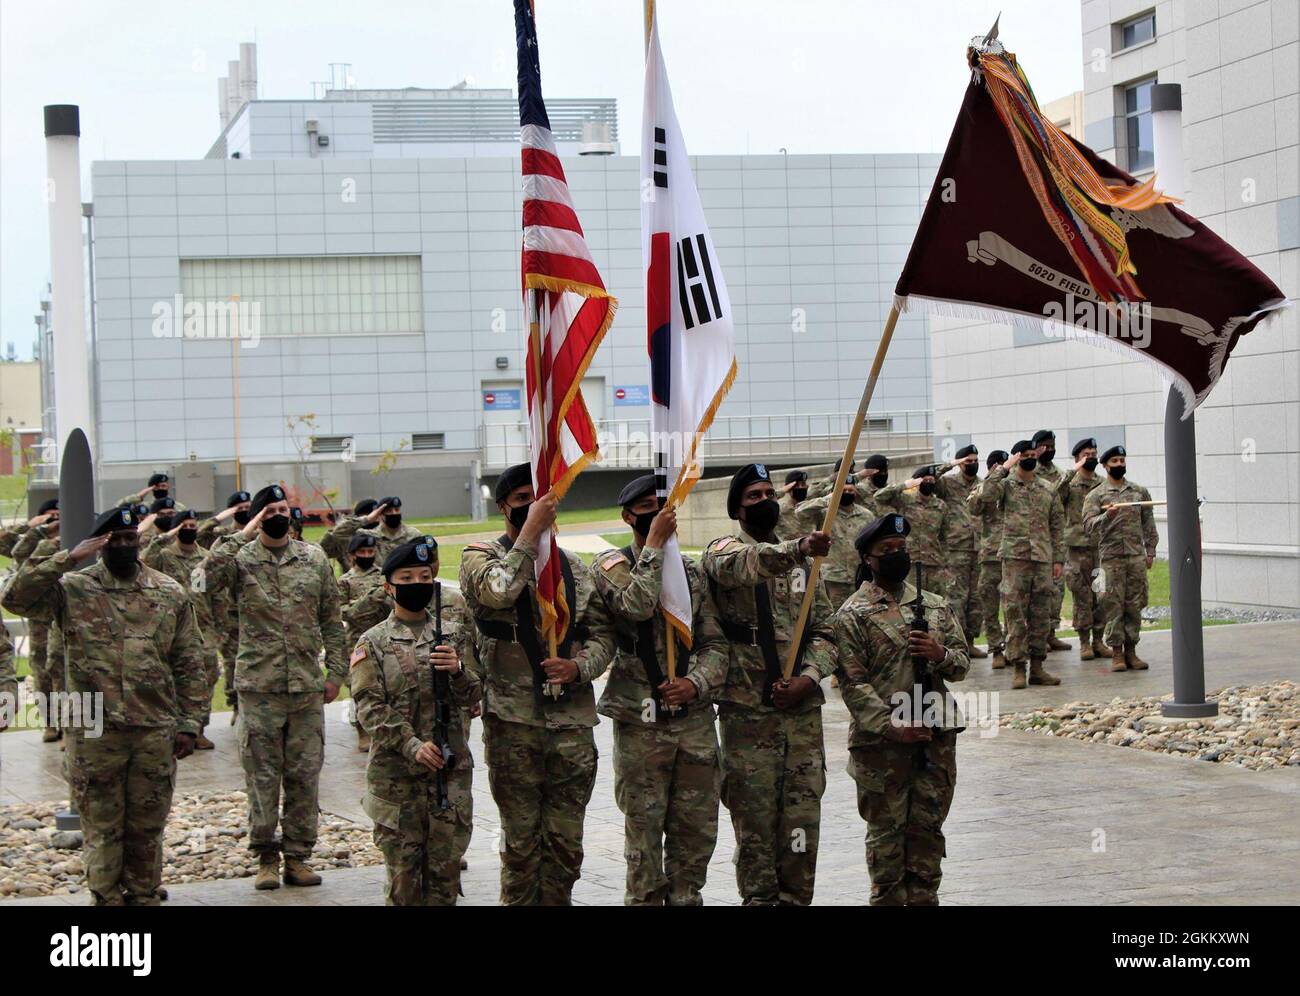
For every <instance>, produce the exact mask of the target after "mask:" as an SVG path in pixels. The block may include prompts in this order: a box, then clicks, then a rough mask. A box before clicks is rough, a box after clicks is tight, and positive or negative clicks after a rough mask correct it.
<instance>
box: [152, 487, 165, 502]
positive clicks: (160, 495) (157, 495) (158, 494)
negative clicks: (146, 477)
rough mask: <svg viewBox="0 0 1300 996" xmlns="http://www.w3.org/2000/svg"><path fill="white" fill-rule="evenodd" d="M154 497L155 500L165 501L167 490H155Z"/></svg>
mask: <svg viewBox="0 0 1300 996" xmlns="http://www.w3.org/2000/svg"><path fill="white" fill-rule="evenodd" d="M153 496H154V498H155V499H158V500H161V499H163V498H166V497H167V490H166V489H165V488H154V489H153Z"/></svg>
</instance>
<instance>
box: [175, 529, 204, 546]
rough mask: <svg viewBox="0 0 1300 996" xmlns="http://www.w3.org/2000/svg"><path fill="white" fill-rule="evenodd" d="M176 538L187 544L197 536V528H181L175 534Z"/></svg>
mask: <svg viewBox="0 0 1300 996" xmlns="http://www.w3.org/2000/svg"><path fill="white" fill-rule="evenodd" d="M176 538H177V539H178V540H180V541H181V542H182V543H184V544H185V545H186V546H189V545H190V544H191V543H193V542H195V541H196V540H197V539H198V538H199V531H198V530H197V529H182V530H181V531H180V532H178V533H177V534H176Z"/></svg>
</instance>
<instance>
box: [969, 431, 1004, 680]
mask: <svg viewBox="0 0 1300 996" xmlns="http://www.w3.org/2000/svg"><path fill="white" fill-rule="evenodd" d="M1007 456H1008V454H1007V451H1006V450H994V451H993V452H992V453H990V454H989V455H988V458H987V459H986V460H985V462H984V463H985V469H986V470H989V471H992V470H993V468H994V467H996V466H998V465H999V464H1000V463H1002V462H1003V461H1005V460H1006V459H1007ZM966 505H967V507H968V508H969V509H970V514H971V520H972V521H973V522H974V523H975V524H976V532H977V533H978V535H979V552H978V556H979V561H980V580H979V600H980V622H981V623H982V624H983V627H984V635H985V637H986V638H987V639H988V644H989V653H991V654H992V655H993V663H992V668H993V670H994V671H1001V670H1002V669H1003V668H1005V667H1006V666H1007V657H1006V653H1005V650H1006V638H1005V637H1004V635H1003V632H1002V623H1001V622H1000V621H999V619H998V614H999V612H1000V610H1001V608H1002V556H1001V554H1000V552H999V551H1000V550H1001V548H1002V506H1000V505H999V504H998V503H997V502H995V501H991V500H990V501H985V500H984V497H983V495H982V494H981V491H980V489H979V488H976V489H975V490H973V491H972V492H971V493H970V496H969V497H968V498H967V499H966Z"/></svg>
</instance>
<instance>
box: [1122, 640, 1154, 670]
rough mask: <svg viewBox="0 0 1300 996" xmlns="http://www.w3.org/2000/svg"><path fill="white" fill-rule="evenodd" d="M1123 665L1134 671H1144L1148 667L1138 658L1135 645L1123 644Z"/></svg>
mask: <svg viewBox="0 0 1300 996" xmlns="http://www.w3.org/2000/svg"><path fill="white" fill-rule="evenodd" d="M1124 663H1125V664H1127V665H1128V666H1129V667H1130V668H1131V669H1132V670H1134V671H1145V670H1146V669H1147V668H1148V667H1149V666H1150V665H1148V664H1147V662H1146V661H1144V660H1143V659H1142V658H1141V657H1139V656H1138V651H1137V644H1136V643H1127V642H1126V643H1125V644H1124Z"/></svg>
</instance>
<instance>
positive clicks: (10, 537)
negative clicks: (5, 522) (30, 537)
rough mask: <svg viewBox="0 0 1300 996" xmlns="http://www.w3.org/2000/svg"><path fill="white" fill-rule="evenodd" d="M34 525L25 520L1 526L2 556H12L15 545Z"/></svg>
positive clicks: (0, 549) (0, 542) (0, 553)
mask: <svg viewBox="0 0 1300 996" xmlns="http://www.w3.org/2000/svg"><path fill="white" fill-rule="evenodd" d="M31 528H32V527H31V526H29V525H28V524H27V523H25V522H19V523H17V524H16V525H12V526H6V527H4V528H0V557H12V556H13V553H14V546H16V545H17V543H18V541H19V540H20V539H22V537H23V536H24V535H25V534H26V533H27V531H28V530H29V529H31Z"/></svg>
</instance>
